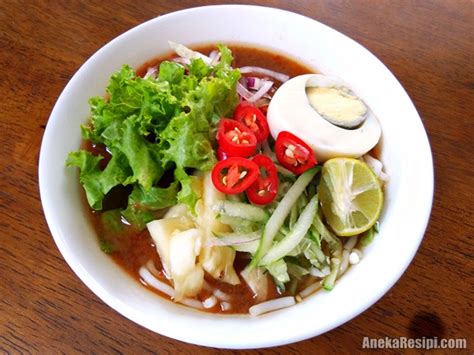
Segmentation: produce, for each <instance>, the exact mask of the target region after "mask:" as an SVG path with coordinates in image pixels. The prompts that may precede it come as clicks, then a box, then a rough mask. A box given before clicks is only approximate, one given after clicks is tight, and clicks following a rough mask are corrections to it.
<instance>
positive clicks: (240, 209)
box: [212, 201, 268, 223]
mask: <svg viewBox="0 0 474 355" xmlns="http://www.w3.org/2000/svg"><path fill="white" fill-rule="evenodd" d="M212 209H213V210H214V211H215V212H217V213H220V214H223V215H228V216H231V217H239V218H243V219H246V220H249V221H253V222H263V223H264V222H266V221H267V220H268V213H267V212H266V211H265V210H264V209H263V208H260V207H257V206H253V205H251V204H248V203H243V202H235V201H219V202H218V203H216V204H215V205H214V206H213V207H212Z"/></svg>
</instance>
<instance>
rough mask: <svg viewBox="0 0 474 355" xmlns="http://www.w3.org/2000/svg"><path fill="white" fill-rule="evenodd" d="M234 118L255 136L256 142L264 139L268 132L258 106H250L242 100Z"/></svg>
mask: <svg viewBox="0 0 474 355" xmlns="http://www.w3.org/2000/svg"><path fill="white" fill-rule="evenodd" d="M234 119H236V120H237V121H239V122H242V123H243V124H244V125H246V126H247V127H248V128H249V129H250V130H251V131H252V132H253V133H254V134H255V137H257V142H262V141H264V140H265V139H267V138H268V135H269V134H270V129H269V128H268V123H267V118H266V117H265V115H264V114H263V113H262V111H260V109H259V108H258V107H255V106H252V105H251V104H249V103H248V102H246V101H242V102H241V103H240V104H239V105H238V106H237V108H236V109H235V112H234Z"/></svg>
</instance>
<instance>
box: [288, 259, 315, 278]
mask: <svg viewBox="0 0 474 355" xmlns="http://www.w3.org/2000/svg"><path fill="white" fill-rule="evenodd" d="M286 265H287V268H288V274H290V277H291V276H293V277H294V278H295V279H298V280H300V279H301V278H302V277H303V276H305V275H308V274H309V270H307V269H305V268H304V267H302V266H299V265H297V264H293V263H287V264H286Z"/></svg>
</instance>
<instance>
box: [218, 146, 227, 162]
mask: <svg viewBox="0 0 474 355" xmlns="http://www.w3.org/2000/svg"><path fill="white" fill-rule="evenodd" d="M227 158H228V156H227V153H226V152H224V151H223V150H222V148H221V147H218V148H217V160H226V159H227Z"/></svg>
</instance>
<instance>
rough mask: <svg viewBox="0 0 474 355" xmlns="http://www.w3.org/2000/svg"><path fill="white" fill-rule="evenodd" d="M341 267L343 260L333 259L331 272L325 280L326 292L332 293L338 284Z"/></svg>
mask: <svg viewBox="0 0 474 355" xmlns="http://www.w3.org/2000/svg"><path fill="white" fill-rule="evenodd" d="M340 266H341V259H338V258H331V272H330V273H329V275H328V276H326V277H325V278H324V281H323V288H324V289H325V290H326V291H331V290H332V288H333V287H334V283H335V282H336V277H337V274H338V273H339V267H340Z"/></svg>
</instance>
